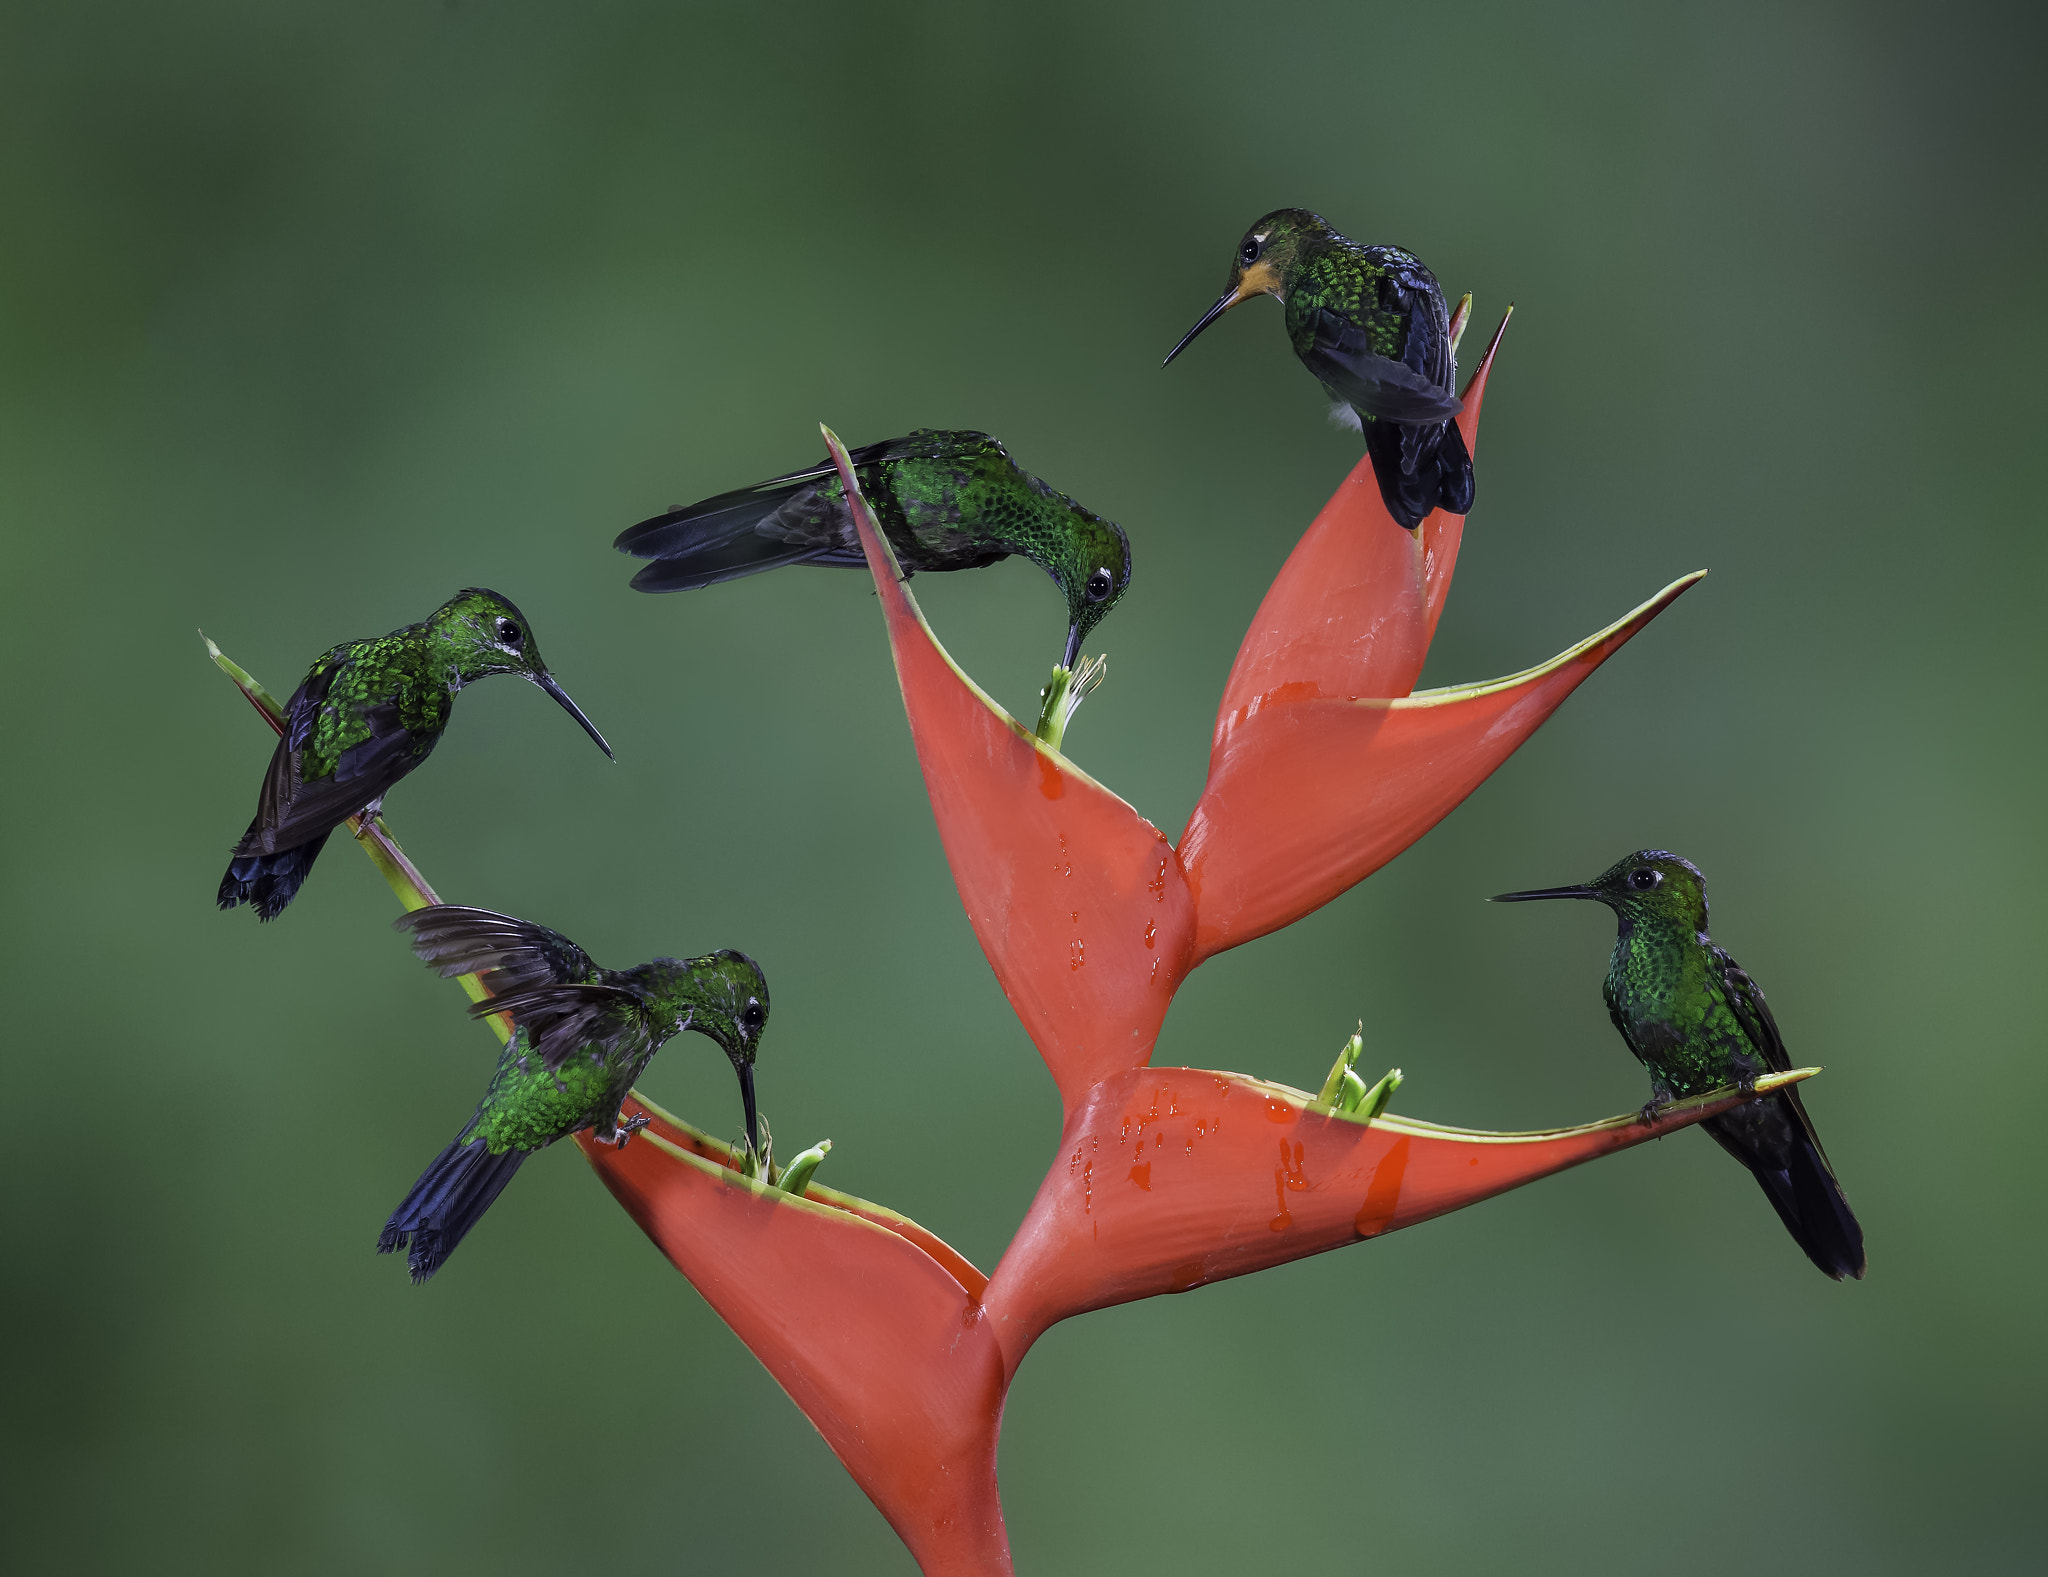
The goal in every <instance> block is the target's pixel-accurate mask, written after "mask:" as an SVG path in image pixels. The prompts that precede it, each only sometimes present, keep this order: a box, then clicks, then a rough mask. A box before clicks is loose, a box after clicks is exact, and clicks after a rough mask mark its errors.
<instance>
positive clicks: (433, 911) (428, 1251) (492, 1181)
mask: <svg viewBox="0 0 2048 1577" xmlns="http://www.w3.org/2000/svg"><path fill="white" fill-rule="evenodd" d="M396 923H397V926H398V928H399V929H400V930H406V931H410V932H411V933H412V950H413V951H414V952H415V953H417V954H418V955H419V957H420V958H421V960H422V961H424V962H425V963H427V964H428V965H430V966H432V967H433V968H435V969H438V970H439V971H440V972H441V974H442V975H444V976H449V975H467V974H480V975H482V976H483V981H484V985H485V986H486V987H487V988H488V989H489V990H490V991H491V993H492V995H491V996H489V997H487V998H485V999H484V1000H483V1001H481V1002H475V1003H472V1004H471V1005H470V1009H469V1011H470V1014H471V1016H472V1017H476V1018H483V1017H487V1016H489V1015H491V1014H496V1013H503V1014H506V1015H507V1016H508V1017H510V1018H511V1020H512V1024H513V1032H512V1038H511V1039H510V1040H508V1041H507V1042H506V1043H505V1048H504V1050H503V1051H501V1052H500V1053H499V1054H498V1067H497V1071H496V1072H494V1073H493V1074H492V1075H491V1084H490V1088H489V1089H487V1090H486V1091H485V1092H484V1098H483V1100H482V1101H480V1102H479V1103H478V1105H477V1109H476V1113H475V1115H474V1116H472V1117H471V1118H470V1119H469V1122H468V1124H467V1125H466V1126H465V1127H464V1128H463V1130H462V1132H460V1133H459V1134H457V1135H456V1136H455V1139H454V1141H453V1142H452V1143H451V1144H450V1145H449V1146H448V1148H447V1149H445V1150H443V1151H442V1152H441V1153H440V1154H439V1155H438V1156H436V1157H435V1158H434V1163H433V1165H431V1166H429V1167H428V1168H427V1169H426V1171H425V1172H423V1173H421V1174H420V1180H419V1181H418V1182H417V1183H415V1184H413V1188H412V1192H411V1193H409V1194H407V1195H406V1196H405V1202H404V1203H403V1204H401V1205H400V1206H399V1207H398V1208H397V1209H396V1210H394V1211H392V1213H391V1219H390V1220H389V1221H387V1222H385V1224H384V1231H383V1234H382V1235H381V1236H380V1237H379V1238H378V1239H377V1252H378V1253H380V1254H391V1253H395V1252H397V1251H398V1250H399V1249H401V1248H404V1247H405V1246H406V1243H407V1240H408V1239H410V1240H411V1244H412V1248H411V1253H410V1254H409V1256H408V1260H407V1263H408V1268H409V1269H410V1270H411V1272H412V1279H413V1280H414V1281H415V1282H422V1281H425V1280H426V1279H427V1278H428V1277H429V1276H431V1275H433V1274H434V1272H435V1271H437V1270H439V1269H440V1268H441V1266H442V1264H443V1263H444V1262H445V1261H446V1260H447V1258H448V1256H449V1255H450V1254H452V1253H454V1252H455V1246H456V1244H458V1243H460V1242H461V1241H462V1239H463V1236H464V1234H466V1233H467V1232H468V1231H469V1229H470V1228H471V1227H473V1226H475V1225H476V1223H477V1220H478V1218H479V1217H481V1216H482V1215H483V1213H484V1212H485V1211H486V1210H488V1209H490V1207H491V1202H492V1201H493V1200H495V1199H496V1198H497V1197H498V1195H499V1194H500V1193H502V1192H503V1191H504V1188H505V1185H506V1184H507V1183H509V1182H511V1181H512V1174H513V1173H514V1172H516V1171H518V1170H519V1165H520V1163H521V1162H522V1161H524V1160H525V1159H526V1158H527V1157H528V1156H529V1155H532V1154H533V1153H534V1152H535V1151H536V1150H542V1149H545V1148H546V1147H547V1146H548V1145H551V1144H553V1143H554V1142H555V1141H556V1140H557V1139H560V1138H563V1137H565V1136H566V1135H569V1134H572V1133H576V1132H578V1131H579V1130H581V1129H585V1128H589V1129H593V1130H595V1132H596V1135H597V1138H598V1141H599V1142H600V1143H603V1144H610V1145H616V1146H620V1147H623V1146H624V1145H625V1144H626V1142H627V1140H629V1139H630V1138H632V1136H633V1135H634V1134H636V1133H638V1132H639V1131H640V1130H641V1129H642V1128H644V1127H645V1126H646V1125H647V1118H646V1116H645V1114H638V1115H635V1116H632V1117H629V1118H627V1119H626V1120H625V1121H624V1122H621V1121H620V1120H619V1106H620V1103H621V1102H623V1101H624V1100H625V1098H626V1094H627V1092H628V1091H629V1090H631V1089H632V1087H633V1083H634V1081H635V1080H636V1079H638V1078H639V1077H640V1074H641V1072H642V1070H643V1069H645V1068H646V1066H647V1064H648V1062H649V1060H650V1059H651V1058H652V1057H653V1056H654V1054H655V1052H657V1051H659V1050H660V1049H661V1047H662V1046H663V1045H664V1044H665V1043H666V1042H667V1041H668V1040H669V1039H670V1038H671V1037H673V1036H675V1035H678V1034H680V1033H681V1032H682V1031H684V1030H686V1029H687V1030H694V1031H696V1032H697V1033H698V1034H700V1035H707V1036H709V1037H710V1038H711V1039H712V1040H715V1041H716V1042H718V1045H719V1048H720V1049H721V1050H722V1051H724V1053H725V1054H726V1056H727V1057H729V1058H730V1059H731V1060H732V1065H733V1068H734V1070H735V1071H736V1072H737V1073H738V1074H739V1078H740V1102H741V1106H742V1108H743V1110H744V1111H745V1113H746V1121H747V1144H748V1145H749V1147H751V1148H753V1149H755V1150H758V1148H759V1145H758V1139H757V1135H758V1133H759V1128H760V1117H759V1114H758V1113H757V1111H756V1110H755V1106H754V1054H755V1052H756V1051H757V1050H758V1049H759V1047H760V1043H761V1031H762V1029H763V1027H764V1026H765V1025H766V1024H767V1022H768V982H767V981H766V980H764V979H763V978H762V976H761V970H760V966H759V965H757V964H756V963H755V962H754V961H753V960H752V959H751V958H749V957H747V955H746V954H745V953H736V952H733V951H732V950H731V949H729V948H728V949H725V950H723V951H721V952H716V953H710V954H707V955H706V956H704V957H702V958H657V959H655V960H653V961H652V962H651V963H646V964H640V965H638V966H636V967H635V968H632V969H601V968H599V967H598V966H597V964H595V963H594V962H593V961H592V960H591V957H590V955H589V954H588V953H586V952H584V951H583V949H582V948H580V947H578V946H577V945H576V944H575V943H574V942H572V941H570V940H569V939H568V938H567V937H566V936H563V935H562V934H561V933H560V932H559V931H550V930H549V929H548V928H547V927H546V926H544V925H534V924H532V923H531V922H529V921H526V920H518V919H514V918H513V917H512V916H511V915H508V914H495V913H493V912H492V911H491V910H488V909H465V908H460V907H457V906H455V905H453V904H435V905H433V906H431V907H429V908H425V909H416V910H414V911H413V912H412V913H411V914H408V915H404V916H402V917H400V919H399V920H398V921H397V922H396Z"/></svg>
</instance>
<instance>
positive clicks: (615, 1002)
mask: <svg viewBox="0 0 2048 1577" xmlns="http://www.w3.org/2000/svg"><path fill="white" fill-rule="evenodd" d="M469 1013H470V1017H472V1018H488V1017H489V1016H490V1015H491V1014H493V1013H504V1014H508V1015H510V1017H511V1019H512V1022H513V1023H514V1024H516V1025H517V1026H518V1027H519V1028H521V1029H523V1030H525V1031H526V1043H527V1045H528V1046H530V1047H532V1048H533V1050H534V1051H535V1052H537V1053H539V1055H540V1060H541V1062H542V1064H543V1065H544V1066H545V1067H547V1068H548V1069H549V1070H551V1071H552V1070H553V1069H556V1068H559V1067H561V1066H562V1064H563V1063H565V1062H567V1061H568V1060H569V1059H570V1058H571V1057H574V1056H577V1055H579V1054H588V1055H590V1056H593V1057H604V1058H607V1059H619V1060H623V1059H627V1058H630V1057H632V1056H635V1055H637V1054H638V1053H639V1052H640V1051H641V1049H642V1048H643V1047H644V1046H645V1045H646V1043H647V1042H649V1041H651V1040H653V1039H654V1025H653V1023H652V1021H651V1020H650V1019H649V1017H648V1014H647V1005H646V1003H645V1002H644V1001H642V1000H641V998H640V996H639V994H638V993H637V992H634V991H629V990H627V989H625V988H624V987H623V986H609V985H575V984H570V985H552V984H551V985H537V986H528V987H526V988H524V989H523V990H519V991H508V992H506V993H504V994H503V995H502V996H493V997H487V998H485V999H484V1000H483V1001H481V1002H472V1003H471V1004H470V1006H469Z"/></svg>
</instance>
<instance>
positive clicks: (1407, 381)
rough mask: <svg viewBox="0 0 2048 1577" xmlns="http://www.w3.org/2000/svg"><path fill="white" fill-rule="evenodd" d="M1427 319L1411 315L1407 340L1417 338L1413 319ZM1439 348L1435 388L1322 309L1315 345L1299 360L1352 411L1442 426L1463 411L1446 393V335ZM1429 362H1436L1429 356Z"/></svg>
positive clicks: (1346, 322)
mask: <svg viewBox="0 0 2048 1577" xmlns="http://www.w3.org/2000/svg"><path fill="white" fill-rule="evenodd" d="M1426 315H1427V314H1425V313H1415V314H1411V316H1410V321H1409V331H1408V332H1409V337H1410V339H1411V340H1413V339H1414V337H1415V334H1416V328H1415V319H1416V318H1419V317H1423V316H1426ZM1443 344H1444V350H1445V355H1444V358H1443V359H1444V361H1445V363H1446V365H1445V367H1444V369H1443V376H1442V380H1441V382H1439V381H1438V379H1436V378H1434V377H1432V376H1431V375H1430V373H1429V372H1422V371H1418V370H1417V369H1416V368H1415V367H1412V366H1410V365H1409V364H1408V362H1407V361H1406V360H1403V361H1395V360H1393V359H1392V358H1391V357H1388V356H1382V355H1380V354H1378V353H1377V352H1376V351H1374V350H1373V348H1372V345H1371V343H1370V341H1369V340H1368V338H1367V336H1366V332H1365V330H1364V329H1363V328H1361V327H1359V326H1358V325H1357V324H1355V323H1353V322H1351V321H1350V320H1349V319H1348V318H1345V317H1343V316H1341V315H1340V314H1338V313H1335V312H1332V311H1331V310H1330V309H1329V308H1328V307H1324V308H1323V309H1322V310H1321V311H1319V312H1318V313H1317V314H1316V332H1315V339H1314V341H1313V343H1311V344H1310V346H1309V348H1308V349H1307V350H1306V351H1305V352H1303V353H1302V357H1301V359H1302V361H1303V362H1304V363H1306V364H1307V366H1308V370H1309V371H1310V372H1312V373H1314V374H1315V375H1316V377H1317V378H1318V379H1320V380H1321V381H1322V384H1323V387H1325V388H1326V389H1329V390H1331V391H1332V392H1333V393H1335V394H1336V395H1337V396H1338V397H1339V398H1341V399H1342V400H1344V401H1345V403H1347V404H1348V405H1350V406H1352V407H1353V408H1354V409H1356V410H1358V411H1360V412H1362V413H1364V414H1365V415H1368V416H1376V417H1378V418H1380V419H1381V420H1383V421H1389V422H1396V423H1405V424H1414V425H1420V424H1422V423H1425V422H1441V421H1446V420H1448V419H1449V418H1451V417H1453V416H1456V415H1457V414H1458V412H1460V411H1461V410H1463V409H1464V408H1465V407H1464V402H1463V401H1461V400H1459V398H1458V397H1457V396H1456V395H1454V394H1452V393H1451V392H1450V390H1449V388H1448V384H1449V383H1450V369H1449V366H1448V362H1449V354H1448V353H1449V349H1450V344H1449V336H1448V334H1446V335H1444V336H1443ZM1425 348H1426V347H1425ZM1430 359H1432V360H1433V359H1434V357H1433V353H1432V355H1431V358H1430Z"/></svg>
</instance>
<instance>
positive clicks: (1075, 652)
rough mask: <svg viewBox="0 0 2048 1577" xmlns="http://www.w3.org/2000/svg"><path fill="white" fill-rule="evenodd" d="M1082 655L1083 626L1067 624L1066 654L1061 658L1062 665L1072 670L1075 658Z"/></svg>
mask: <svg viewBox="0 0 2048 1577" xmlns="http://www.w3.org/2000/svg"><path fill="white" fill-rule="evenodd" d="M1080 655H1081V626H1080V625H1078V624H1070V625H1068V626H1067V650H1066V655H1065V656H1063V657H1061V658H1060V666H1061V667H1062V668H1065V669H1067V670H1069V671H1071V670H1072V669H1073V666H1074V662H1075V659H1077V658H1078V657H1079V656H1080Z"/></svg>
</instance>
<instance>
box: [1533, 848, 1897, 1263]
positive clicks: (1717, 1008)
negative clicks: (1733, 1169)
mask: <svg viewBox="0 0 2048 1577" xmlns="http://www.w3.org/2000/svg"><path fill="white" fill-rule="evenodd" d="M1538 898H1591V899H1594V900H1595V901H1597V902H1599V903H1604V904H1605V905H1607V907H1608V908H1610V909H1612V910H1613V911H1614V917H1615V920H1616V921H1617V922H1618V925H1619V935H1618V936H1617V938H1616V940H1615V943H1614V956H1613V958H1612V959H1611V960H1610V961H1609V963H1608V965H1607V984H1606V988H1605V991H1604V993H1603V994H1604V995H1605V997H1606V999H1607V1011H1608V1014H1609V1015H1610V1016H1611V1017H1612V1018H1613V1020H1614V1027H1615V1028H1616V1029H1618V1030H1620V1031H1621V1038H1622V1039H1623V1040H1625V1041H1627V1042H1628V1049H1629V1050H1630V1051H1632V1052H1634V1053H1635V1054H1636V1057H1637V1059H1638V1060H1639V1061H1641V1063H1642V1064H1643V1066H1644V1067H1646V1068H1648V1069H1649V1070H1650V1088H1651V1089H1652V1090H1653V1091H1655V1092H1656V1099H1655V1100H1653V1101H1651V1102H1650V1103H1649V1104H1648V1105H1647V1106H1645V1107H1644V1108H1643V1114H1642V1115H1643V1120H1644V1121H1645V1122H1649V1121H1652V1120H1653V1119H1654V1117H1655V1115H1656V1111H1657V1108H1658V1107H1659V1106H1660V1105H1662V1104H1663V1103H1665V1102H1667V1101H1673V1100H1683V1099H1685V1098H1686V1097H1687V1096H1692V1095H1704V1094H1706V1093H1707V1092H1708V1091H1709V1090H1714V1089H1719V1088H1721V1087H1722V1086H1724V1085H1729V1084H1733V1085H1736V1086H1738V1087H1740V1088H1742V1089H1744V1090H1750V1091H1753V1090H1754V1089H1755V1087H1756V1081H1757V1078H1758V1076H1759V1075H1761V1074H1765V1073H1784V1072H1787V1071H1789V1070H1790V1068H1791V1066H1792V1059H1791V1058H1790V1057H1789V1056H1788V1055H1787V1054H1786V1051H1785V1042H1784V1039H1783V1037H1782V1036H1780V1035H1779V1033H1778V1021H1777V1020H1776V1019H1774V1018H1773V1017H1772V1016H1771V1010H1770V1008H1769V1006H1768V1005H1766V1003H1765V1002H1764V994H1763V992H1762V990H1761V989H1759V988H1758V986H1757V983H1756V981H1754V980H1753V979H1751V978H1750V976H1749V974H1748V972H1747V971H1746V970H1744V969H1743V968H1742V967H1741V965H1739V964H1737V963H1736V962H1735V960H1734V959H1732V958H1730V957H1729V956H1728V955H1727V954H1726V953H1724V952H1723V951H1722V950H1721V949H1720V948H1718V947H1716V946H1715V945H1714V943H1713V940H1712V939H1711V938H1710V937H1709V936H1708V935H1707V883H1706V878H1705V877H1703V876H1702V875H1701V874H1700V873H1699V869H1698V867H1696V866H1694V865H1693V864H1692V863H1691V862H1690V861H1688V860H1682V859H1680V858H1679V857H1678V856H1677V855H1675V854H1671V853H1668V852H1666V851H1665V850H1663V849H1643V850H1639V851H1638V852H1637V853H1634V854H1631V855H1629V856H1628V857H1627V858H1626V859H1624V860H1618V861H1616V862H1615V863H1614V864H1613V865H1610V866H1609V867H1608V868H1607V869H1606V870H1604V871H1602V872H1601V873H1600V874H1599V875H1598V876H1596V877H1595V878H1594V879H1593V880H1592V881H1590V882H1588V883H1586V884H1585V886H1583V887H1546V888H1542V889H1540V890H1538V891H1534V892H1522V893H1501V894H1500V895H1498V896H1497V897H1496V898H1495V899H1494V900H1493V901H1494V902H1495V903H1527V902H1529V901H1531V900H1532V899H1538ZM1700 1126H1701V1127H1702V1128H1704V1129H1706V1130H1707V1132H1708V1133H1709V1134H1711V1135H1713V1137H1714V1142H1715V1143H1717V1144H1718V1145H1720V1146H1721V1148H1722V1149H1724V1150H1726V1151H1727V1152H1728V1153H1729V1154H1730V1155H1732V1156H1734V1157H1735V1159H1736V1160H1738V1161H1740V1162H1741V1163H1742V1164H1743V1165H1744V1166H1746V1167H1748V1168H1749V1170H1750V1172H1751V1173H1752V1174H1753V1175H1754V1176H1755V1178H1756V1180H1757V1182H1759V1183H1760V1184H1762V1185H1763V1190H1764V1194H1765V1195H1766V1197H1768V1198H1769V1200H1770V1201H1771V1205H1772V1207H1773V1208H1774V1209H1776V1211H1777V1212H1778V1218H1779V1219H1780V1220H1781V1221H1783V1222H1784V1223H1785V1230H1786V1231H1788V1232H1790V1233H1791V1234H1792V1240H1793V1241H1794V1242H1795V1243H1797V1244H1798V1245H1799V1246H1800V1247H1801V1248H1802V1249H1804V1250H1805V1251H1806V1257H1807V1258H1808V1259H1810V1260H1812V1261H1813V1262H1814V1264H1816V1265H1817V1266H1819V1267H1820V1268H1821V1270H1823V1271H1825V1272H1826V1273H1827V1274H1828V1275H1830V1276H1832V1277H1834V1278H1835V1279H1836V1280H1837V1281H1840V1280H1841V1279H1842V1278H1843V1277H1844V1276H1854V1277H1856V1278H1857V1279H1858V1280H1861V1279H1862V1276H1863V1228H1862V1227H1861V1226H1860V1225H1858V1224H1857V1221H1856V1216H1855V1213H1854V1212H1853V1211H1851V1210H1850V1208H1849V1201H1848V1200H1847V1199H1845V1198H1844V1197H1843V1196H1842V1187H1841V1184H1839V1183H1837V1182H1836V1181H1835V1173H1834V1168H1833V1167H1831V1166H1829V1165H1828V1158H1827V1153H1826V1152H1825V1151H1823V1150H1822V1149H1821V1147H1820V1136H1819V1135H1818V1134H1816V1133H1815V1132H1814V1131H1813V1123H1812V1121H1811V1120H1810V1119H1809V1118H1808V1117H1807V1115H1806V1106H1805V1103H1804V1102H1802V1101H1801V1100H1800V1098H1799V1090H1798V1088H1797V1086H1793V1085H1788V1086H1786V1087H1785V1088H1783V1089H1780V1090H1776V1091H1774V1092H1772V1093H1771V1094H1769V1095H1766V1096H1762V1097H1760V1098H1759V1099H1757V1100H1753V1101H1751V1102H1750V1103H1749V1104H1748V1105H1746V1106H1738V1107H1736V1108H1735V1109H1734V1110H1733V1111H1731V1112H1724V1113H1723V1114H1722V1115H1721V1116H1719V1117H1709V1118H1708V1119H1707V1120H1706V1121H1705V1122H1703V1123H1701V1124H1700Z"/></svg>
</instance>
